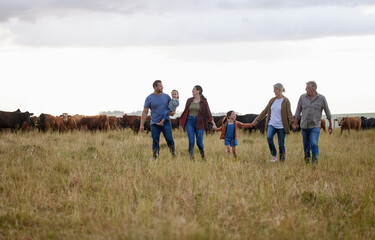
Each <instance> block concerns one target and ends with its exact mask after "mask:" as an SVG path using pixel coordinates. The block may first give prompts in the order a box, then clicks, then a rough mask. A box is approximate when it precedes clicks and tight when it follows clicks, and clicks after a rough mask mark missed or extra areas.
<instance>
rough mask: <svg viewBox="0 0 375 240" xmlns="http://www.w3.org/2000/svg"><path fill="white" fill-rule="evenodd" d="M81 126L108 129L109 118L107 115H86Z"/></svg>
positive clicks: (91, 128) (90, 128)
mask: <svg viewBox="0 0 375 240" xmlns="http://www.w3.org/2000/svg"><path fill="white" fill-rule="evenodd" d="M81 126H82V128H84V129H88V130H90V131H93V130H101V131H107V130H108V129H109V120H108V117H107V115H104V114H103V115H96V116H85V117H83V118H82V119H81Z"/></svg>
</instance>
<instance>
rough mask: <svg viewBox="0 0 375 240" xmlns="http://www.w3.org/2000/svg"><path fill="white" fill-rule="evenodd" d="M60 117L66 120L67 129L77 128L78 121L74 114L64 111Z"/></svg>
mask: <svg viewBox="0 0 375 240" xmlns="http://www.w3.org/2000/svg"><path fill="white" fill-rule="evenodd" d="M60 117H62V119H63V120H64V126H65V127H66V129H68V130H70V131H71V132H73V130H75V129H77V122H76V120H74V119H73V118H72V116H70V115H68V114H67V113H63V114H62V115H61V116H60Z"/></svg>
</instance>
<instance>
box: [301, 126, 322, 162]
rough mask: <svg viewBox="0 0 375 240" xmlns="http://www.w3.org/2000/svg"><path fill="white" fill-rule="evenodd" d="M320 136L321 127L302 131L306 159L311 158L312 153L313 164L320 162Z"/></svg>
mask: <svg viewBox="0 0 375 240" xmlns="http://www.w3.org/2000/svg"><path fill="white" fill-rule="evenodd" d="M319 134H320V127H317V128H308V129H302V140H303V151H304V152H305V156H306V157H310V151H311V153H312V156H313V162H317V161H318V156H319V147H318V142H319Z"/></svg>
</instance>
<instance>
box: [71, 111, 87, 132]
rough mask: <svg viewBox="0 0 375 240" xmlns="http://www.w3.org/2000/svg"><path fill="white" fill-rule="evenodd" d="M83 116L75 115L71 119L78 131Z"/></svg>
mask: <svg viewBox="0 0 375 240" xmlns="http://www.w3.org/2000/svg"><path fill="white" fill-rule="evenodd" d="M84 117H85V116H84V115H79V114H76V115H73V116H72V119H73V120H74V121H75V122H76V124H77V129H78V130H81V127H82V126H81V119H82V118H84Z"/></svg>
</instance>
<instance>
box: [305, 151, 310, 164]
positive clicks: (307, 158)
mask: <svg viewBox="0 0 375 240" xmlns="http://www.w3.org/2000/svg"><path fill="white" fill-rule="evenodd" d="M305 162H306V164H310V153H305Z"/></svg>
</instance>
